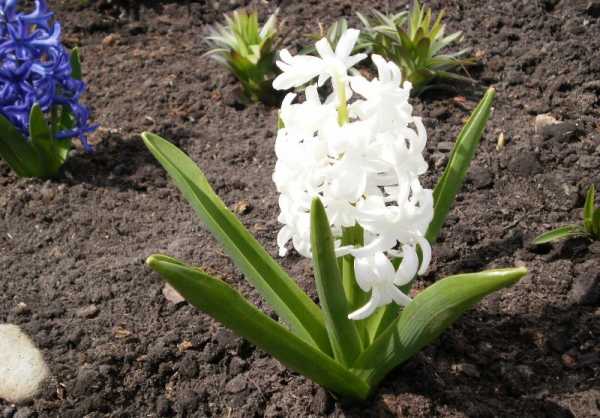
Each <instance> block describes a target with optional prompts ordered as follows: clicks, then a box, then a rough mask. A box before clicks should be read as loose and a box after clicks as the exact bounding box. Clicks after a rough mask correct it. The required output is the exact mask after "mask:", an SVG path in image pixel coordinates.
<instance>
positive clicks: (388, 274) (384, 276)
mask: <svg viewBox="0 0 600 418" xmlns="http://www.w3.org/2000/svg"><path fill="white" fill-rule="evenodd" d="M374 260H375V271H376V272H377V276H378V278H379V280H381V281H382V282H384V283H392V282H393V280H394V275H395V273H396V272H395V271H394V265H393V264H392V262H391V261H390V260H389V258H387V256H386V255H385V254H384V253H383V252H377V253H375V255H374Z"/></svg>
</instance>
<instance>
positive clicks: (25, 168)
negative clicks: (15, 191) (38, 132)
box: [0, 115, 39, 177]
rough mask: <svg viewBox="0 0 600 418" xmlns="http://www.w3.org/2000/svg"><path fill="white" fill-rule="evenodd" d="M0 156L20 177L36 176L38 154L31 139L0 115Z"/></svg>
mask: <svg viewBox="0 0 600 418" xmlns="http://www.w3.org/2000/svg"><path fill="white" fill-rule="evenodd" d="M0 157H1V158H2V159H3V160H4V161H6V163H7V164H8V165H9V166H10V168H12V169H13V170H14V171H15V173H16V174H17V176H19V177H36V176H37V174H38V171H39V167H38V164H37V162H38V156H37V153H36V152H35V150H34V149H33V147H32V146H31V144H30V143H29V141H27V139H25V138H24V137H23V135H21V133H20V132H19V131H18V130H17V128H15V127H14V125H13V124H12V123H10V122H9V121H8V120H7V119H6V118H5V117H4V116H2V115H0Z"/></svg>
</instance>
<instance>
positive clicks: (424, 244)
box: [417, 237, 431, 274]
mask: <svg viewBox="0 0 600 418" xmlns="http://www.w3.org/2000/svg"><path fill="white" fill-rule="evenodd" d="M417 242H418V243H419V247H421V253H422V254H423V260H422V261H421V268H420V269H419V274H425V271H427V268H428V267H429V263H431V245H430V244H429V241H427V240H426V239H425V238H423V237H418V238H417Z"/></svg>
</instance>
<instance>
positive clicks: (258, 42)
mask: <svg viewBox="0 0 600 418" xmlns="http://www.w3.org/2000/svg"><path fill="white" fill-rule="evenodd" d="M276 39H277V12H275V13H274V14H273V15H271V17H270V18H269V19H268V20H267V22H266V23H265V25H264V26H263V27H262V29H261V28H260V26H259V24H258V14H257V12H252V13H247V12H245V11H237V10H236V11H234V12H233V14H232V15H231V16H225V26H223V25H220V24H217V25H216V26H215V27H214V28H211V30H210V33H209V36H208V37H207V38H206V42H207V43H208V45H209V47H210V48H211V50H210V51H208V52H207V53H206V54H205V55H207V56H209V57H211V58H212V59H214V60H215V61H217V62H219V63H220V64H222V65H224V66H225V67H227V68H228V69H229V71H231V73H232V74H233V75H234V76H235V77H236V78H237V79H238V80H239V81H240V83H242V86H243V88H244V94H245V95H246V97H247V99H249V100H252V101H262V102H264V103H267V104H275V102H276V100H277V97H278V95H277V94H276V93H275V91H274V90H273V88H272V87H271V83H272V81H273V78H274V77H275V73H276V70H277V69H276V67H275V48H276Z"/></svg>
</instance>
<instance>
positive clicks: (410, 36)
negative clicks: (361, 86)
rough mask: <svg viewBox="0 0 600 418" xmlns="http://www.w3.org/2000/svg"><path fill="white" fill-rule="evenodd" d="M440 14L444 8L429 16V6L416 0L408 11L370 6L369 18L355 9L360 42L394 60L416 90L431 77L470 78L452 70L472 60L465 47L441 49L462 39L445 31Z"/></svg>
mask: <svg viewBox="0 0 600 418" xmlns="http://www.w3.org/2000/svg"><path fill="white" fill-rule="evenodd" d="M443 17H444V11H442V12H440V14H439V15H438V16H437V19H435V20H433V16H432V11H431V8H428V7H422V6H421V5H420V4H419V1H418V0H415V2H414V4H413V7H412V10H411V11H410V13H406V12H403V13H399V14H395V15H385V14H383V13H381V12H378V11H377V10H373V11H372V12H371V17H370V18H367V17H366V16H364V15H362V14H360V13H358V18H359V19H360V20H361V22H362V24H363V26H364V29H363V35H362V36H361V39H360V45H361V47H362V48H366V49H367V50H369V51H372V52H373V53H375V54H379V55H381V56H383V57H384V58H385V59H387V60H390V61H393V62H395V63H396V64H397V65H398V66H399V67H400V69H401V71H402V75H403V80H408V81H410V82H411V83H412V86H413V89H414V92H415V93H416V94H419V93H421V92H422V91H424V89H425V87H426V86H427V85H429V84H431V83H432V82H434V81H435V80H438V81H444V80H448V79H451V80H462V81H468V82H471V81H472V80H471V79H470V78H468V77H465V76H461V75H459V74H456V73H455V72H454V70H455V69H456V68H457V67H464V66H466V65H469V64H472V63H473V62H474V60H473V59H472V58H466V57H465V56H466V55H467V54H468V53H469V49H468V48H466V49H462V50H459V51H457V52H453V53H446V52H443V50H444V49H446V48H447V47H449V46H450V45H452V44H453V43H458V42H460V41H461V40H462V33H461V32H455V33H453V34H451V35H447V36H446V35H445V33H444V32H445V26H444V24H443V23H442V18H443ZM432 21H433V24H432Z"/></svg>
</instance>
